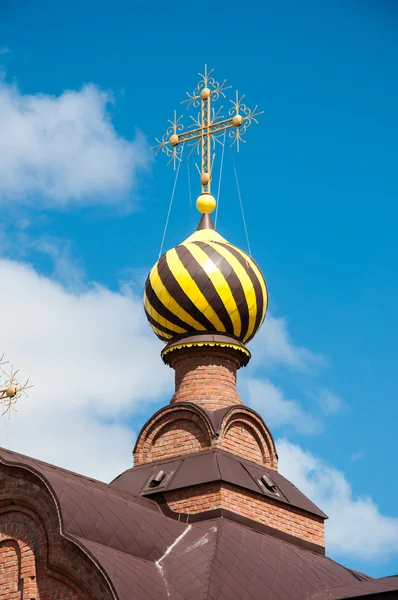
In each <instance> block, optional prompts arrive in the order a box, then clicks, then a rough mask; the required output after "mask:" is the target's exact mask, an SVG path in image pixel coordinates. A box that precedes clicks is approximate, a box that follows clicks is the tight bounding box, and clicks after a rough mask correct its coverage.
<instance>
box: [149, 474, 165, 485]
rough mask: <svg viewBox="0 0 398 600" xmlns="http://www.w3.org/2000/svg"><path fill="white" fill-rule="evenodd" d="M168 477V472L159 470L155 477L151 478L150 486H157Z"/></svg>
mask: <svg viewBox="0 0 398 600" xmlns="http://www.w3.org/2000/svg"><path fill="white" fill-rule="evenodd" d="M165 477H166V473H165V472H164V471H158V472H157V473H156V475H155V476H154V477H152V479H151V480H150V482H149V484H148V487H149V488H155V487H158V486H159V485H160V484H161V483H162V481H163V479H164V478H165Z"/></svg>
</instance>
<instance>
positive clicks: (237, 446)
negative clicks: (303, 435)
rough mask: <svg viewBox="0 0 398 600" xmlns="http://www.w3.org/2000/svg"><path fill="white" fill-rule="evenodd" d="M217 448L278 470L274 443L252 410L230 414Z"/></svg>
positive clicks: (241, 410)
mask: <svg viewBox="0 0 398 600" xmlns="http://www.w3.org/2000/svg"><path fill="white" fill-rule="evenodd" d="M217 446H218V447H219V448H222V449H223V450H226V451H227V452H231V453H232V454H235V455H237V456H241V457H242V458H245V459H246V460H250V461H252V462H255V463H258V464H263V465H265V466H267V467H269V468H271V469H275V470H277V469H278V457H277V454H276V450H275V445H274V441H273V439H272V437H271V434H270V433H269V431H268V429H267V427H266V426H265V424H264V422H263V420H262V419H261V417H259V416H258V415H257V414H256V413H253V412H252V411H251V410H250V409H245V408H244V407H243V408H240V407H239V408H238V409H236V410H232V411H231V412H229V413H228V414H227V415H226V417H225V418H224V420H223V422H222V424H221V427H220V436H219V441H218V444H217Z"/></svg>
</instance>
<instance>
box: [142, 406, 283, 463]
mask: <svg viewBox="0 0 398 600" xmlns="http://www.w3.org/2000/svg"><path fill="white" fill-rule="evenodd" d="M209 448H219V449H223V450H227V451H228V452H232V453H233V454H236V455H237V456H241V457H242V458H246V459H247V460H251V461H253V462H256V463H258V464H262V465H265V466H267V467H269V468H271V469H275V470H277V469H278V456H277V453H276V449H275V444H274V440H273V438H272V435H271V433H270V431H269V429H268V428H267V426H266V425H265V423H264V421H263V420H262V418H261V417H260V415H258V414H257V413H256V412H255V411H253V410H252V409H250V408H248V407H247V406H243V405H241V404H239V405H233V406H230V407H226V408H225V409H219V410H218V411H209V410H206V409H204V408H203V407H201V406H199V405H197V404H194V403H191V402H180V403H173V404H171V405H168V406H166V407H164V408H162V409H160V410H159V411H158V412H157V413H155V414H154V415H153V416H152V417H151V418H150V419H149V420H148V421H147V423H146V424H145V425H144V427H143V428H142V429H141V431H140V433H139V435H138V438H137V442H136V445H135V448H134V464H135V465H136V466H139V465H142V464H145V463H150V462H156V461H159V460H164V459H167V458H174V457H176V456H184V455H186V454H192V453H194V452H199V451H201V450H207V449H209Z"/></svg>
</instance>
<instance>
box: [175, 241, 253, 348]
mask: <svg viewBox="0 0 398 600" xmlns="http://www.w3.org/2000/svg"><path fill="white" fill-rule="evenodd" d="M185 247H186V248H188V250H189V252H190V253H191V254H192V256H193V257H194V258H195V259H196V260H197V262H198V263H199V264H200V266H201V267H202V269H203V270H204V272H205V273H206V275H207V276H208V277H209V279H210V281H211V282H212V283H213V285H214V287H215V288H216V291H217V293H218V295H219V296H220V298H221V301H222V303H223V305H224V306H225V309H226V311H227V312H228V314H229V316H230V319H231V321H232V325H233V328H234V335H236V336H237V337H239V335H240V333H241V331H242V323H241V320H240V314H239V310H238V307H237V306H236V302H235V298H234V296H233V292H232V290H231V288H230V287H229V284H228V282H227V280H226V279H225V277H224V275H223V274H222V273H221V271H220V270H219V268H218V267H217V265H215V264H214V262H213V261H212V260H211V258H209V256H208V255H207V254H206V252H204V250H202V248H200V247H199V246H196V245H195V244H189V246H185ZM213 247H214V246H213Z"/></svg>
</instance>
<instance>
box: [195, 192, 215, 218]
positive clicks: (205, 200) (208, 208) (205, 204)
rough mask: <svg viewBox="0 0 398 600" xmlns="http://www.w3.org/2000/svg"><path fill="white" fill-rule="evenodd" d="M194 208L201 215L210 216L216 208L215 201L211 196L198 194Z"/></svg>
mask: <svg viewBox="0 0 398 600" xmlns="http://www.w3.org/2000/svg"><path fill="white" fill-rule="evenodd" d="M196 208H197V209H198V211H199V212H200V213H202V215H203V214H210V213H211V212H213V210H214V209H215V208H216V199H215V198H214V196H212V195H211V194H206V193H205V194H200V196H199V198H198V199H197V200H196Z"/></svg>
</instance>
